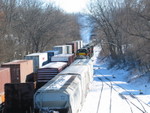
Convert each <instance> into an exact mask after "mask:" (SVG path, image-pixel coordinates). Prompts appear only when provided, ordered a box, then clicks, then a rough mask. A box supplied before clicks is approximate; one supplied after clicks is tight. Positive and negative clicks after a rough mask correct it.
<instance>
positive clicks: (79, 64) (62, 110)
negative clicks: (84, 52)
mask: <svg viewBox="0 0 150 113" xmlns="http://www.w3.org/2000/svg"><path fill="white" fill-rule="evenodd" d="M92 78H93V64H92V62H91V60H90V59H79V60H75V61H74V62H73V63H72V64H71V65H70V66H68V67H67V68H66V69H64V70H63V71H61V72H60V73H59V74H58V75H57V76H55V77H54V78H53V79H52V80H50V81H49V82H47V83H46V84H45V85H44V86H42V87H41V88H40V89H38V90H37V91H36V93H35V94H34V107H35V112H36V113H51V112H52V113H54V112H58V113H78V112H79V111H80V110H81V107H82V105H83V103H84V101H85V98H86V96H87V93H88V90H89V84H90V82H91V81H92Z"/></svg>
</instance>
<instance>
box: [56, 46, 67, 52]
mask: <svg viewBox="0 0 150 113" xmlns="http://www.w3.org/2000/svg"><path fill="white" fill-rule="evenodd" d="M53 50H55V51H58V54H67V49H66V45H57V46H54V47H53Z"/></svg>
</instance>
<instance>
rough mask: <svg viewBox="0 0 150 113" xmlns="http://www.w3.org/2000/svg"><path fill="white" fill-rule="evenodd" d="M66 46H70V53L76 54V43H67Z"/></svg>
mask: <svg viewBox="0 0 150 113" xmlns="http://www.w3.org/2000/svg"><path fill="white" fill-rule="evenodd" d="M66 45H71V46H72V53H73V54H75V53H76V51H77V49H76V48H77V47H76V46H77V45H76V42H68V43H66Z"/></svg>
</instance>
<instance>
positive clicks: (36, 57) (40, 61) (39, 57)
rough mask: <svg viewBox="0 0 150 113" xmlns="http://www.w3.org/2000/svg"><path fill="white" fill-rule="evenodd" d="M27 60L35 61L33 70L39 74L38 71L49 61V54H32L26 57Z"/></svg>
mask: <svg viewBox="0 0 150 113" xmlns="http://www.w3.org/2000/svg"><path fill="white" fill-rule="evenodd" d="M25 59H26V60H33V70H34V72H37V70H38V69H39V68H40V67H42V66H43V65H44V63H45V62H46V61H47V60H48V58H47V53H32V54H28V55H26V56H25Z"/></svg>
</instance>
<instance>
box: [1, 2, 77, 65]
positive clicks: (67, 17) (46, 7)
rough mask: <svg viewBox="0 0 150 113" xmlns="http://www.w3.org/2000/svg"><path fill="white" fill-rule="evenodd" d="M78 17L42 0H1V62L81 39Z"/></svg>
mask: <svg viewBox="0 0 150 113" xmlns="http://www.w3.org/2000/svg"><path fill="white" fill-rule="evenodd" d="M76 18H77V17H76V15H71V14H66V13H64V12H63V11H61V10H60V9H58V8H56V7H55V5H54V4H52V3H51V4H45V3H43V2H41V1H40V0H0V63H1V62H6V61H10V60H14V59H21V58H23V57H24V55H26V54H29V53H34V52H43V51H46V50H50V49H51V47H52V46H54V45H57V44H65V42H69V41H72V40H77V39H80V33H79V25H78V22H77V19H76Z"/></svg>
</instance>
